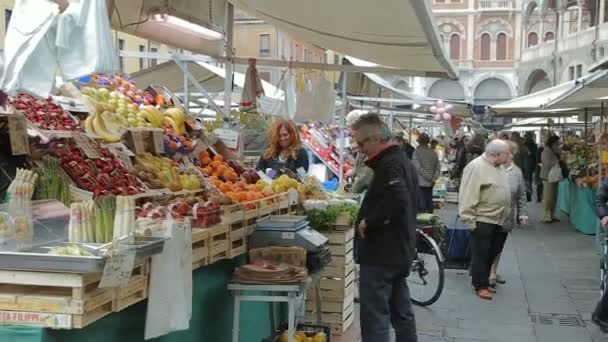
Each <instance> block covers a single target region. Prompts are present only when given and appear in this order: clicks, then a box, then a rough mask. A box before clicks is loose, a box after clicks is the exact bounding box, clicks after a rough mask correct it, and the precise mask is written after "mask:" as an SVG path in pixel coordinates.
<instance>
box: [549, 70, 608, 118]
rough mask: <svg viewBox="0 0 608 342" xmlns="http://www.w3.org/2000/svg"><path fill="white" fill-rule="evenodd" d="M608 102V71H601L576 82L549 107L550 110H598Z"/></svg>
mask: <svg viewBox="0 0 608 342" xmlns="http://www.w3.org/2000/svg"><path fill="white" fill-rule="evenodd" d="M602 102H608V70H601V71H598V72H595V73H593V74H589V75H588V76H586V77H584V78H582V79H580V80H577V81H575V84H574V86H573V87H572V88H571V89H570V90H568V91H566V92H565V93H564V94H562V95H561V96H559V97H557V98H556V99H555V100H553V101H551V103H549V105H548V106H547V108H548V109H556V108H557V109H562V108H580V109H585V108H587V109H597V108H600V107H601V103H602Z"/></svg>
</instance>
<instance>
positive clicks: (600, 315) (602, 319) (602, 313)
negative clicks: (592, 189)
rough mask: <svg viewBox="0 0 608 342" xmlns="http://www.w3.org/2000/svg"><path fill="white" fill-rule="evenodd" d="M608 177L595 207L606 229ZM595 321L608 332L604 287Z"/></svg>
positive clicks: (607, 294) (607, 310)
mask: <svg viewBox="0 0 608 342" xmlns="http://www.w3.org/2000/svg"><path fill="white" fill-rule="evenodd" d="M607 202H608V179H603V180H602V184H601V186H600V190H599V191H598V192H597V197H596V198H595V209H596V211H597V216H598V217H599V218H600V224H601V225H602V227H603V228H604V229H606V227H607V226H608V206H607V205H606V203H607ZM591 320H592V321H593V323H595V324H597V325H598V326H599V327H600V329H601V330H602V331H603V332H605V333H606V332H608V291H607V289H604V294H603V295H602V298H601V299H600V302H599V303H597V306H596V307H595V311H594V312H593V314H592V315H591Z"/></svg>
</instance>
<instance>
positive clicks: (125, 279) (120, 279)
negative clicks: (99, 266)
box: [99, 249, 135, 287]
mask: <svg viewBox="0 0 608 342" xmlns="http://www.w3.org/2000/svg"><path fill="white" fill-rule="evenodd" d="M134 265H135V250H134V249H126V250H118V251H116V252H115V253H114V255H112V256H110V257H109V258H108V259H107V260H106V265H105V267H104V268H103V274H102V276H101V281H100V282H99V287H126V286H127V285H128V284H129V279H130V278H131V272H132V271H133V266H134Z"/></svg>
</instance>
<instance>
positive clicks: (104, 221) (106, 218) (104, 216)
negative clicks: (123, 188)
mask: <svg viewBox="0 0 608 342" xmlns="http://www.w3.org/2000/svg"><path fill="white" fill-rule="evenodd" d="M115 212H116V196H114V195H108V196H100V197H97V198H96V199H95V232H94V234H93V235H94V236H95V242H97V243H106V242H110V241H112V235H113V233H112V231H113V228H114V215H115Z"/></svg>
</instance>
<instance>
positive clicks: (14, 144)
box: [8, 113, 30, 156]
mask: <svg viewBox="0 0 608 342" xmlns="http://www.w3.org/2000/svg"><path fill="white" fill-rule="evenodd" d="M8 135H9V137H10V141H11V151H12V152H13V155H14V156H16V155H21V154H30V143H29V139H28V136H27V120H26V119H25V116H23V115H21V114H17V113H14V114H11V115H9V116H8Z"/></svg>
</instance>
